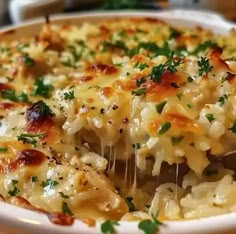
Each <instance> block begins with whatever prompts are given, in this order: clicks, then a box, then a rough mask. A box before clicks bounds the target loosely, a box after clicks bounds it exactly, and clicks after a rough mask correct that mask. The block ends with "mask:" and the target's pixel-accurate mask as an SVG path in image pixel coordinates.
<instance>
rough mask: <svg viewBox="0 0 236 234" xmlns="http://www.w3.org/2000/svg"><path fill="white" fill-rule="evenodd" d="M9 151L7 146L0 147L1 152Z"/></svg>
mask: <svg viewBox="0 0 236 234" xmlns="http://www.w3.org/2000/svg"><path fill="white" fill-rule="evenodd" d="M7 151H8V148H7V147H0V153H5V152H7Z"/></svg>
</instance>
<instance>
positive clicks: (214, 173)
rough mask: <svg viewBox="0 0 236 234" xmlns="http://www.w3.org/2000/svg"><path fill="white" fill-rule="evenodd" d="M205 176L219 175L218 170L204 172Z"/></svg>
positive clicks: (212, 169) (211, 169)
mask: <svg viewBox="0 0 236 234" xmlns="http://www.w3.org/2000/svg"><path fill="white" fill-rule="evenodd" d="M204 174H205V175H206V176H213V175H217V174H218V170H217V169H214V168H207V169H206V170H204Z"/></svg>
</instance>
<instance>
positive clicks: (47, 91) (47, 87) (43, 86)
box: [31, 77, 53, 98]
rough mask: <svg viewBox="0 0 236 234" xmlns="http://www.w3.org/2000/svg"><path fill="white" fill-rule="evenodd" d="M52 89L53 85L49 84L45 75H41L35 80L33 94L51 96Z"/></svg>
mask: <svg viewBox="0 0 236 234" xmlns="http://www.w3.org/2000/svg"><path fill="white" fill-rule="evenodd" d="M52 90H53V86H52V85H51V84H47V83H46V82H45V79H44V78H43V77H40V78H38V79H37V80H36V81H35V83H34V87H33V91H32V92H31V95H32V96H42V97H44V98H49V97H50V96H51V91H52Z"/></svg>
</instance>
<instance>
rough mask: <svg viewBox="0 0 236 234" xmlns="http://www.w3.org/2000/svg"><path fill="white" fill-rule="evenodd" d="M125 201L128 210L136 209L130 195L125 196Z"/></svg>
mask: <svg viewBox="0 0 236 234" xmlns="http://www.w3.org/2000/svg"><path fill="white" fill-rule="evenodd" d="M125 202H126V204H127V206H128V207H129V212H133V211H135V210H136V209H135V205H134V203H133V198H132V197H126V198H125Z"/></svg>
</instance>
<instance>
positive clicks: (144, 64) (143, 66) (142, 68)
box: [138, 63, 149, 71]
mask: <svg viewBox="0 0 236 234" xmlns="http://www.w3.org/2000/svg"><path fill="white" fill-rule="evenodd" d="M146 67H149V66H148V65H147V64H146V63H140V64H139V65H138V69H139V70H140V71H142V70H144V69H145V68H146Z"/></svg>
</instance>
